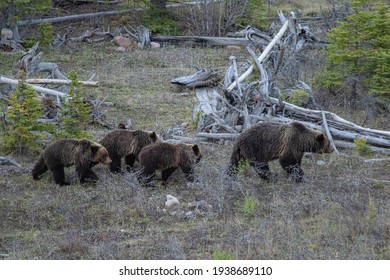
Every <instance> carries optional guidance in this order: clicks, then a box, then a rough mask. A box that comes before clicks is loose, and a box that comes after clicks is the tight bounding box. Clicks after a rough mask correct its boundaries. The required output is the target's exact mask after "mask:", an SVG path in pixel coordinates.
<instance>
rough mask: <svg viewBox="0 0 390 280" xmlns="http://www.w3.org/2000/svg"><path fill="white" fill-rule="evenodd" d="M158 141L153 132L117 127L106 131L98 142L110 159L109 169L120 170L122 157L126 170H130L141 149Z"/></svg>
mask: <svg viewBox="0 0 390 280" xmlns="http://www.w3.org/2000/svg"><path fill="white" fill-rule="evenodd" d="M159 141H160V139H159V137H158V136H157V134H156V133H155V132H148V131H142V130H127V129H117V130H114V131H111V132H109V133H107V134H106V135H105V136H104V138H103V139H102V140H101V141H100V144H102V145H103V146H104V147H105V148H106V149H107V151H108V154H109V156H110V158H111V160H112V162H111V164H110V170H111V171H112V172H120V171H121V170H122V169H121V161H122V157H124V158H125V163H126V167H127V170H128V171H131V168H132V167H133V165H134V162H135V161H136V160H138V155H139V153H140V151H141V149H142V148H143V147H145V146H147V145H150V144H152V143H158V142H159Z"/></svg>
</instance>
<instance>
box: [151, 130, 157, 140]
mask: <svg viewBox="0 0 390 280" xmlns="http://www.w3.org/2000/svg"><path fill="white" fill-rule="evenodd" d="M149 137H150V139H152V140H153V142H156V141H157V140H158V136H157V134H156V132H154V131H153V132H151V133H150V134H149Z"/></svg>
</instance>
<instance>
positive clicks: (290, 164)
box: [279, 154, 304, 183]
mask: <svg viewBox="0 0 390 280" xmlns="http://www.w3.org/2000/svg"><path fill="white" fill-rule="evenodd" d="M302 156H303V154H302ZM302 156H301V157H300V158H299V157H298V158H297V157H294V156H293V155H285V156H283V157H281V158H280V159H279V162H280V165H281V166H282V167H283V168H284V170H286V172H287V173H288V174H289V175H290V176H291V177H292V178H293V179H294V181H295V182H297V183H299V182H303V175H304V173H303V170H302V169H301V160H302Z"/></svg>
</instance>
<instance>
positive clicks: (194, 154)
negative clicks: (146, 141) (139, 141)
mask: <svg viewBox="0 0 390 280" xmlns="http://www.w3.org/2000/svg"><path fill="white" fill-rule="evenodd" d="M201 158H202V154H201V151H200V148H199V146H198V145H196V144H170V143H157V144H152V145H149V146H146V147H144V148H143V149H142V151H141V153H140V154H139V160H140V164H141V165H142V171H141V174H140V175H139V177H138V179H139V181H140V182H141V183H143V184H145V185H150V186H151V185H152V184H151V180H152V178H153V176H154V173H155V171H156V170H161V176H162V180H163V184H164V185H165V184H166V182H167V180H168V178H169V176H170V175H171V174H172V173H173V172H174V171H175V170H176V169H177V168H179V167H180V168H181V170H182V171H183V172H184V174H185V175H186V178H187V180H188V181H193V180H194V176H193V171H194V166H195V164H196V163H198V162H199V161H200V160H201Z"/></svg>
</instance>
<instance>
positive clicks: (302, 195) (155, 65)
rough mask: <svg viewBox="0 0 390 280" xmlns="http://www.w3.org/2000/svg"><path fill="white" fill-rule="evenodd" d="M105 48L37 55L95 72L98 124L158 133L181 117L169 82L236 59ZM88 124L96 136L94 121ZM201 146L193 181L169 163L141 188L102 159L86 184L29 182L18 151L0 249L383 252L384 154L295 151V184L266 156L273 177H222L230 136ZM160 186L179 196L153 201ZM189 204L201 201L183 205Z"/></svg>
mask: <svg viewBox="0 0 390 280" xmlns="http://www.w3.org/2000/svg"><path fill="white" fill-rule="evenodd" d="M75 49H77V50H78V51H79V52H75V51H74V50H75ZM113 49H114V47H113V46H110V47H104V46H102V45H98V46H88V45H85V44H80V45H73V46H65V47H64V48H63V49H62V50H61V51H58V50H53V51H49V52H47V54H45V57H44V58H43V60H45V61H56V62H57V63H58V64H59V66H60V68H61V70H62V71H64V72H67V71H69V70H72V69H75V70H77V71H78V73H79V75H80V77H81V78H82V79H86V78H89V76H90V75H91V74H92V73H93V72H95V73H96V74H97V75H98V76H97V79H98V80H99V81H100V82H101V86H100V87H99V88H97V89H88V90H86V94H88V95H89V96H95V97H99V98H106V100H108V101H112V102H114V103H115V106H114V107H107V108H105V109H107V110H108V111H107V118H108V120H109V121H112V122H113V123H117V122H118V121H121V120H123V119H124V118H127V117H129V116H131V117H132V119H133V124H134V126H135V127H136V128H142V129H154V130H157V131H158V132H162V131H164V130H166V129H168V128H169V127H170V126H171V125H172V124H176V123H181V122H191V121H192V120H191V113H192V106H193V105H194V103H195V102H196V99H195V97H194V95H193V92H192V91H187V92H181V91H178V89H177V88H175V87H174V86H173V85H171V84H170V80H171V79H173V78H175V77H178V76H182V75H187V74H192V73H193V72H194V68H192V66H198V67H215V68H218V67H222V68H224V67H226V66H227V64H228V57H229V56H230V55H232V54H234V55H236V56H237V57H238V58H239V59H241V60H242V59H244V58H247V57H248V55H247V54H246V53H245V51H242V52H236V53H231V51H229V50H226V49H219V48H213V49H207V48H178V47H175V46H166V47H165V48H163V49H161V50H146V51H142V50H135V51H133V52H127V53H115V52H114V51H113ZM15 59H17V58H15ZM11 60H12V59H11ZM11 65H12V61H10V62H9V63H8V64H7V66H6V69H4V73H6V74H7V73H8V74H9V73H10V72H11V68H12V67H11ZM91 132H92V134H93V135H94V136H95V138H96V140H100V139H101V138H102V135H103V134H104V133H105V132H106V130H104V129H102V128H100V127H97V126H96V127H91ZM192 133H193V131H189V132H188V134H189V135H191V134H192ZM201 147H202V149H203V154H204V155H205V156H204V159H203V160H202V161H201V163H200V164H199V166H198V167H197V170H196V179H197V182H195V183H191V184H188V183H187V182H186V181H185V178H184V176H183V175H182V173H180V172H176V173H174V174H173V176H172V177H171V178H170V179H169V182H168V185H167V186H166V187H162V186H161V185H159V184H158V185H157V187H155V188H144V187H141V186H140V185H139V183H138V182H137V180H136V177H135V174H133V173H125V174H111V173H109V172H108V170H107V168H106V167H105V166H102V165H98V166H96V167H95V169H96V173H97V174H98V176H99V177H100V181H99V182H98V183H97V184H96V185H94V186H93V185H88V184H87V185H78V184H75V182H76V178H75V171H74V168H68V169H67V170H66V174H67V177H68V178H70V180H71V182H73V184H72V185H70V186H67V187H59V186H57V185H55V184H54V183H53V180H52V178H51V177H50V175H49V174H46V175H45V176H44V178H43V179H42V180H40V181H37V182H35V181H33V180H32V178H31V175H30V170H31V168H32V165H33V161H34V158H18V159H17V161H19V162H20V163H22V164H23V168H22V170H19V169H17V168H15V167H6V166H1V167H0V174H1V175H0V233H1V234H0V253H1V254H9V259H211V258H212V255H213V253H214V252H216V251H218V252H226V254H229V255H231V256H233V258H234V259H389V258H390V247H389V241H390V204H389V203H388V201H389V198H390V184H389V183H388V182H389V180H390V178H389V172H388V171H389V168H390V165H389V162H380V163H372V164H368V163H364V162H363V160H362V159H361V158H359V157H343V156H336V155H330V156H324V158H323V159H324V160H325V161H326V165H324V166H317V165H315V164H313V162H312V161H311V160H309V159H307V158H305V159H304V160H303V168H304V170H305V172H306V181H305V182H304V183H302V184H296V183H293V182H291V181H290V180H289V179H288V178H286V177H285V176H284V173H283V171H282V170H281V168H280V167H279V165H278V164H277V163H272V165H271V169H272V171H274V172H276V173H277V174H278V175H279V176H278V178H279V179H278V181H277V182H275V183H265V182H263V181H261V180H260V179H259V178H258V176H257V175H256V174H254V172H253V171H252V170H246V171H243V172H242V173H240V174H239V177H238V180H237V181H231V180H229V178H226V176H225V175H224V170H226V167H227V161H228V158H229V155H230V150H231V147H232V144H231V143H225V144H221V143H209V144H202V145H201ZM378 180H379V181H378ZM381 180H382V181H383V182H381ZM385 181H387V182H385ZM167 194H171V195H174V196H176V197H177V198H178V199H179V200H180V201H181V204H180V205H179V206H177V207H176V208H174V209H164V208H165V207H164V202H165V196H166V195H167ZM245 198H254V200H253V199H252V200H250V199H248V200H246V199H245ZM199 201H205V202H206V203H207V204H209V205H211V208H208V207H204V208H199V209H196V208H194V207H193V206H191V205H190V204H193V203H194V202H199ZM189 212H192V214H190V213H189Z"/></svg>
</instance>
